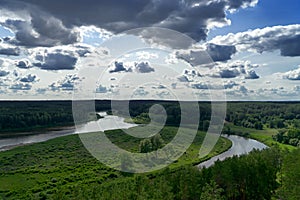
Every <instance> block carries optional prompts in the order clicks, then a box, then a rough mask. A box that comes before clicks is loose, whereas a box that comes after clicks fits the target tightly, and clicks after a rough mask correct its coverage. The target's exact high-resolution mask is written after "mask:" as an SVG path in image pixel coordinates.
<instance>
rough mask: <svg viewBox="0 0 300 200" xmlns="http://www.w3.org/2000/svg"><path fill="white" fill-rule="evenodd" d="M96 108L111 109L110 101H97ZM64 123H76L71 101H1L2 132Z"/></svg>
mask: <svg viewBox="0 0 300 200" xmlns="http://www.w3.org/2000/svg"><path fill="white" fill-rule="evenodd" d="M96 109H97V110H99V111H102V110H109V109H110V102H109V101H101V102H97V103H96ZM64 125H74V120H73V114H72V102H71V101H22V102H21V101H13V102H12V101H2V102H0V132H7V131H31V130H34V129H35V128H39V127H54V126H64Z"/></svg>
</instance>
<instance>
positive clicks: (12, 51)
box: [0, 46, 21, 56]
mask: <svg viewBox="0 0 300 200" xmlns="http://www.w3.org/2000/svg"><path fill="white" fill-rule="evenodd" d="M0 54H1V55H6V56H19V55H20V54H21V49H20V48H18V47H8V48H5V47H1V46H0Z"/></svg>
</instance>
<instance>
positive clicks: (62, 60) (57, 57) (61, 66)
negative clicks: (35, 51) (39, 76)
mask: <svg viewBox="0 0 300 200" xmlns="http://www.w3.org/2000/svg"><path fill="white" fill-rule="evenodd" d="M35 59H36V60H38V61H41V62H38V63H34V65H35V66H37V67H40V68H41V69H44V70H73V69H75V65H76V63H77V57H76V55H72V54H65V53H63V52H62V53H60V52H52V53H48V54H46V55H44V56H43V55H36V56H35Z"/></svg>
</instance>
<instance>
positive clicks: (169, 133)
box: [0, 101, 300, 200]
mask: <svg viewBox="0 0 300 200" xmlns="http://www.w3.org/2000/svg"><path fill="white" fill-rule="evenodd" d="M158 103H159V104H160V105H162V106H163V107H164V108H165V110H166V113H167V121H166V126H165V127H164V128H163V129H162V130H161V131H160V133H159V134H157V135H155V136H153V137H151V138H149V139H137V138H133V137H129V136H128V135H126V134H124V133H123V132H122V131H121V130H113V131H107V132H105V134H106V135H107V137H108V138H109V139H110V140H111V141H112V142H113V143H114V144H117V145H118V146H119V147H121V148H123V149H126V150H128V151H132V152H141V153H146V152H151V151H153V150H156V149H159V148H161V147H163V146H164V145H165V144H167V143H168V142H170V140H171V139H172V138H173V137H174V135H175V134H176V131H177V129H178V125H179V123H180V120H181V117H180V116H181V110H180V105H179V103H178V102H157V101H132V102H130V104H129V105H130V106H129V111H130V114H131V117H132V120H133V121H134V122H136V123H142V124H144V123H149V122H150V117H149V114H148V112H149V108H151V106H153V105H154V104H158ZM0 104H1V107H0V109H1V112H0V124H1V129H0V130H1V133H0V136H1V137H4V136H5V137H9V136H14V131H16V133H17V132H18V131H33V130H36V129H40V128H48V127H56V126H72V125H73V124H74V122H73V117H72V102H70V101H51V102H0ZM187 104H188V102H187ZM120 105H122V103H120ZM198 105H199V108H200V122H199V131H198V134H197V135H196V137H195V139H194V143H193V144H192V145H191V146H190V148H189V149H188V150H187V151H186V153H185V154H184V155H183V156H182V157H180V158H179V160H178V161H176V162H174V163H173V164H171V165H170V166H168V167H167V168H164V169H162V170H159V171H155V172H151V173H146V174H130V173H123V172H119V171H116V170H113V169H110V168H108V167H107V166H105V165H103V164H101V163H100V162H99V161H98V160H96V159H95V158H94V157H93V156H91V155H90V154H89V152H88V151H87V150H86V149H85V147H84V146H83V144H82V143H81V141H80V139H79V137H78V136H77V135H71V136H65V137H61V138H56V139H52V140H49V141H46V142H42V143H37V144H33V145H27V146H21V147H16V148H14V149H12V150H9V151H5V152H0V199H128V200H129V199H178V200H179V199H200V200H206V199H207V200H215V199H220V200H239V199H242V200H244V199H249V200H256V199H257V200H261V199H266V200H273V199H282V200H298V199H300V193H299V191H300V168H299V166H300V149H299V140H300V137H299V132H300V131H299V122H300V117H299V114H298V113H300V103H296V102H229V103H228V104H227V115H226V119H225V126H224V129H223V131H222V133H223V134H234V135H241V136H244V137H249V138H253V139H256V140H258V141H260V142H263V143H265V144H266V145H268V146H269V147H270V148H268V149H266V150H263V151H253V152H251V153H250V154H248V155H243V156H240V157H237V156H235V157H232V158H228V159H226V160H225V161H222V162H221V161H218V162H216V163H215V164H214V165H213V166H212V167H209V168H203V169H199V168H198V167H197V164H198V163H200V162H201V161H204V160H206V159H209V158H210V157H212V156H215V155H218V154H220V153H222V152H224V151H226V150H228V149H229V148H230V146H231V143H230V142H228V140H226V139H225V138H222V137H221V138H220V139H219V141H218V143H217V145H216V146H215V148H214V150H213V151H212V152H211V153H210V154H209V155H208V156H207V157H205V158H202V159H199V157H198V152H199V149H200V147H201V144H202V141H203V139H204V136H205V131H206V130H207V128H208V126H209V121H210V116H211V108H210V107H211V104H210V103H208V102H199V104H198ZM125 109H126V108H125ZM95 110H96V111H97V112H100V111H108V113H110V114H112V113H114V114H118V115H120V116H122V115H123V114H124V113H123V112H124V108H122V107H120V108H117V110H114V111H111V102H110V101H97V102H96V104H95ZM190 110H191V112H192V110H193V106H191V107H190ZM126 120H128V119H126Z"/></svg>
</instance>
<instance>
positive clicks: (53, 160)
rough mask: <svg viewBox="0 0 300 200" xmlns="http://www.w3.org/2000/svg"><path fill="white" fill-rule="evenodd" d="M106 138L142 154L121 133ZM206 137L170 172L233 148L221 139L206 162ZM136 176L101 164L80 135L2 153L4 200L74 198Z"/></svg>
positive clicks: (171, 130) (0, 194)
mask: <svg viewBox="0 0 300 200" xmlns="http://www.w3.org/2000/svg"><path fill="white" fill-rule="evenodd" d="M176 132H177V128H176V127H165V128H164V129H163V130H162V131H161V136H162V138H163V139H164V140H165V142H166V143H167V142H168V141H170V140H171V139H172V138H173V137H174V135H175V134H176ZM106 135H107V136H108V137H109V138H110V140H111V141H112V142H113V143H115V144H116V145H118V146H120V147H121V148H124V149H127V150H129V151H133V152H136V151H138V145H139V140H138V139H136V138H131V137H130V136H128V135H127V134H124V133H123V132H122V131H121V130H114V131H108V132H106ZM204 135H205V133H203V132H198V134H197V136H196V138H195V140H194V143H193V144H192V145H191V146H190V148H189V149H188V150H187V152H186V153H185V154H184V155H183V156H182V157H181V158H180V159H179V160H178V161H177V162H175V163H173V164H171V165H170V166H169V168H170V169H171V170H176V169H177V168H178V169H179V168H180V167H182V166H186V165H195V164H197V163H199V162H201V161H202V160H205V159H208V158H210V157H212V156H214V155H217V154H219V153H221V152H223V151H226V150H227V149H229V148H230V146H231V142H230V141H229V140H227V139H224V138H220V139H219V141H218V143H217V145H216V146H215V148H214V150H213V151H212V152H211V153H210V154H209V155H208V156H206V157H205V158H202V159H199V157H198V153H199V149H200V147H201V143H202V140H203V137H204ZM156 173H159V171H157V172H153V173H151V176H155V174H156ZM149 175H150V174H149ZM133 176H134V175H133V174H127V173H121V172H119V171H115V170H113V169H110V168H108V167H106V166H104V165H103V164H101V163H100V162H99V161H97V160H96V159H95V158H94V157H92V156H91V155H90V154H89V152H88V151H87V150H86V149H85V148H84V146H83V144H82V143H81V141H80V138H79V137H78V135H70V136H66V137H61V138H56V139H52V140H49V141H47V142H42V143H37V144H33V145H27V146H22V147H17V148H15V149H12V150H10V151H6V152H1V153H0V199H1V198H2V199H46V197H53V198H54V196H55V197H56V198H57V199H59V194H60V191H64V194H62V195H63V196H67V195H68V193H72V194H74V190H80V188H81V186H83V185H84V186H91V187H93V186H98V185H100V184H104V183H105V184H106V183H108V182H112V181H116V180H118V181H120V180H122V179H127V178H131V177H133ZM79 193H80V192H79ZM53 194H55V195H54V196H53ZM57 195H58V196H57Z"/></svg>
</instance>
